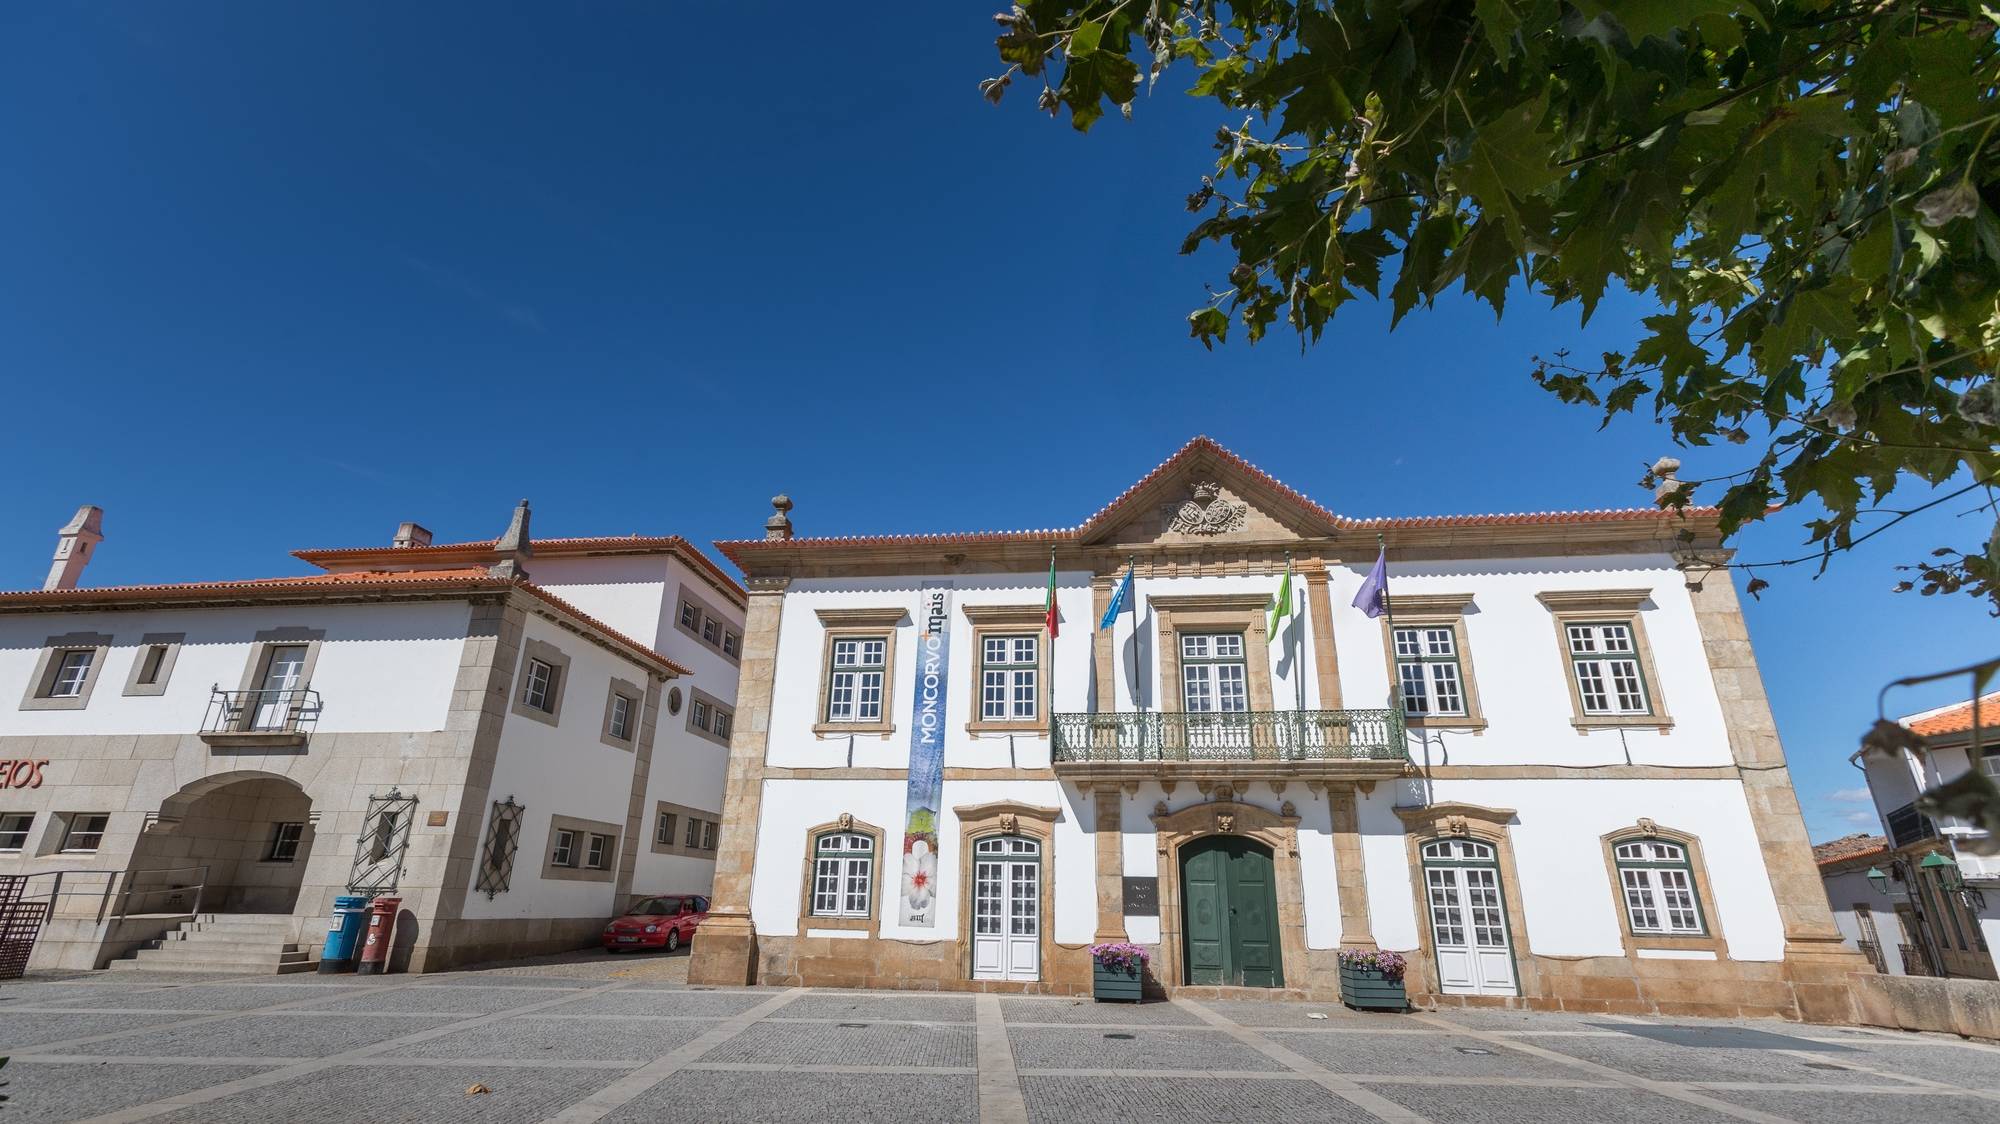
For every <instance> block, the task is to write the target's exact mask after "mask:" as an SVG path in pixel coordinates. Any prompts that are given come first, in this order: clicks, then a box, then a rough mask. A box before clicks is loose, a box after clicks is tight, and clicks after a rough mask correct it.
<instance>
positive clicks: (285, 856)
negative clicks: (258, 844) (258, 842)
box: [264, 823, 306, 863]
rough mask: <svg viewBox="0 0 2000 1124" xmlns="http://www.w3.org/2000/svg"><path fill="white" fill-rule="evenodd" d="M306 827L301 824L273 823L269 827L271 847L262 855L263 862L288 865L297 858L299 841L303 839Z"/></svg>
mask: <svg viewBox="0 0 2000 1124" xmlns="http://www.w3.org/2000/svg"><path fill="white" fill-rule="evenodd" d="M305 833H306V825H304V824H302V823H274V824H272V825H271V846H270V848H269V849H268V850H267V851H265V853H264V861H265V862H273V863H288V862H294V861H297V859H298V857H299V840H300V839H302V838H304V837H305Z"/></svg>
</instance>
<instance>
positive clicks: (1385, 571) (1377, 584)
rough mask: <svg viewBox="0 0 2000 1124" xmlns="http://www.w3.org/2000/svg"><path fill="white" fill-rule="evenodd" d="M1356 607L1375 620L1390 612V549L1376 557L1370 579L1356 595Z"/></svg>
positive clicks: (1368, 578)
mask: <svg viewBox="0 0 2000 1124" xmlns="http://www.w3.org/2000/svg"><path fill="white" fill-rule="evenodd" d="M1354 607H1355V608H1357V609H1359V610H1361V611H1362V612H1363V613H1366V614H1367V615H1368V619H1369V620H1374V619H1375V618H1376V617H1379V616H1381V615H1382V614H1383V613H1386V612H1388V611H1389V549H1388V548H1387V547H1383V548H1382V552H1381V553H1380V554H1377V555H1376V556H1375V568H1374V569H1372V570H1370V571H1368V577H1367V579H1366V580H1364V581H1363V582H1362V583H1361V589H1360V590H1359V591H1358V592H1357V593H1355V595H1354Z"/></svg>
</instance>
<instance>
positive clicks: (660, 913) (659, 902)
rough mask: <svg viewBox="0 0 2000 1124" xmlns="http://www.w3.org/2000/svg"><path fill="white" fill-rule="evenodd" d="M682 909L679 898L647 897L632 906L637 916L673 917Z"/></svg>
mask: <svg viewBox="0 0 2000 1124" xmlns="http://www.w3.org/2000/svg"><path fill="white" fill-rule="evenodd" d="M680 911H681V900H680V899H679V898H647V899H646V900H645V901H642V902H640V903H639V904H638V905H635V906H633V907H632V915H633V916H635V917H672V916H673V915H674V914H676V913H679V912H680Z"/></svg>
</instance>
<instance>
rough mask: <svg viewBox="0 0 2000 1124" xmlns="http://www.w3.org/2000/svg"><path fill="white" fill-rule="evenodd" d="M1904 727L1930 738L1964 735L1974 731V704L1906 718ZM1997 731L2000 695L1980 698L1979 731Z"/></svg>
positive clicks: (1945, 707) (1999, 720) (1964, 704)
mask: <svg viewBox="0 0 2000 1124" xmlns="http://www.w3.org/2000/svg"><path fill="white" fill-rule="evenodd" d="M1902 723H1903V725H1905V726H1908V727H1909V728H1910V729H1911V730H1914V731H1915V732H1917V733H1918V734H1921V735H1923V736H1924V737H1927V738H1936V737H1943V736H1946V735H1949V734H1963V733H1966V732H1968V731H1970V730H1971V729H1972V700H1971V699H1967V700H1966V701H1964V702H1962V703H1953V704H1951V705H1950V706H1941V707H1938V708H1937V709H1936V710H1926V711H1920V712H1919V713H1916V714H1909V715H1905V716H1904V717H1903V719H1902ZM1995 727H2000V691H1994V692H1993V693H1991V694H1987V695H1981V696H1979V728H1980V729H1981V730H1991V729H1993V728H1995Z"/></svg>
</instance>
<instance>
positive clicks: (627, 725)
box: [607, 695, 632, 741]
mask: <svg viewBox="0 0 2000 1124" xmlns="http://www.w3.org/2000/svg"><path fill="white" fill-rule="evenodd" d="M607 732H608V733H610V735H611V736H612V737H614V738H617V739H618V740H619V741H626V740H628V739H630V738H631V736H632V700H631V699H629V698H627V697H626V696H624V695H612V696H611V716H610V722H609V730H608V731H607Z"/></svg>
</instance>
